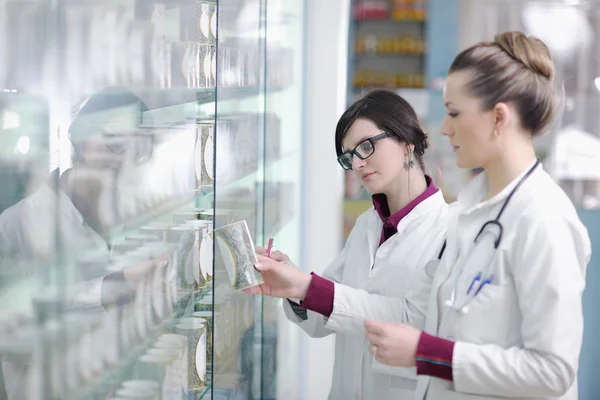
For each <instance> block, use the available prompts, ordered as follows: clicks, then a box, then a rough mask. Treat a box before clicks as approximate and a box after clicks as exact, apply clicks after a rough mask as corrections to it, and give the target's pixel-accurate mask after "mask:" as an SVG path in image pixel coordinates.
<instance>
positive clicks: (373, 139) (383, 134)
mask: <svg viewBox="0 0 600 400" xmlns="http://www.w3.org/2000/svg"><path fill="white" fill-rule="evenodd" d="M388 137H390V135H389V133H387V132H381V133H380V134H379V135H375V136H373V137H370V138H366V139H365V140H361V141H360V143H358V144H357V145H356V146H354V148H353V149H352V150H350V151H345V152H343V153H342V154H340V155H339V156H338V158H337V162H338V163H339V164H340V165H341V167H342V168H343V169H344V170H346V171H350V170H351V169H352V165H350V168H346V167H344V164H342V162H341V161H340V160H341V158H342V157H344V156H345V155H346V154H350V155H351V156H352V159H354V156H355V155H356V156H357V157H358V158H360V159H361V160H366V159H367V158H369V157H371V156H372V155H373V154H375V142H377V141H379V140H381V139H385V138H388ZM365 142H370V143H371V146H372V147H373V152H372V153H371V154H369V155H368V156H366V157H364V158H363V157H362V156H361V155H360V154H358V152H357V151H356V149H357V148H358V146H360V145H362V144H363V143H365Z"/></svg>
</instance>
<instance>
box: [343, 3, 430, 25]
mask: <svg viewBox="0 0 600 400" xmlns="http://www.w3.org/2000/svg"><path fill="white" fill-rule="evenodd" d="M425 3H426V2H425V0H391V2H390V1H389V0H357V1H355V3H354V18H355V19H357V20H378V19H388V18H392V19H395V20H398V21H424V20H425V19H426V18H427V9H426V6H425Z"/></svg>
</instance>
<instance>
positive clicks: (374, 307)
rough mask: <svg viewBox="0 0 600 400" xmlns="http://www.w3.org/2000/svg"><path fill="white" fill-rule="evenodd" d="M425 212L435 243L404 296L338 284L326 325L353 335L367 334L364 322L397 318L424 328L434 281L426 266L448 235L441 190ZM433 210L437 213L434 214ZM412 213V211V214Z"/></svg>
mask: <svg viewBox="0 0 600 400" xmlns="http://www.w3.org/2000/svg"><path fill="white" fill-rule="evenodd" d="M434 196H435V197H433V196H432V197H431V198H429V199H428V200H427V201H431V203H430V204H428V205H427V207H428V208H427V209H426V210H425V211H424V212H425V213H427V214H428V218H429V217H431V219H429V220H428V222H427V224H428V225H429V226H430V228H431V229H430V230H429V231H428V232H427V237H423V240H427V241H428V242H429V243H430V244H431V246H430V248H429V249H430V250H431V256H430V258H429V259H428V260H427V261H426V262H424V264H423V265H420V266H417V269H416V271H415V272H414V273H413V274H412V275H411V276H410V285H408V290H407V292H406V294H405V295H404V296H403V297H402V298H392V297H388V296H382V295H378V294H373V293H369V292H367V291H365V290H362V289H356V288H352V287H349V286H346V285H341V284H338V283H336V284H335V299H334V307H333V312H332V314H331V316H330V317H329V319H328V320H327V323H326V325H325V326H326V328H329V329H332V330H335V331H336V332H342V333H347V334H353V335H364V334H365V329H364V321H365V319H371V320H374V321H393V322H399V323H404V324H408V325H412V326H415V327H417V328H419V329H422V328H423V326H424V325H425V317H426V313H427V309H428V305H429V294H430V292H431V285H432V281H433V273H431V271H429V273H431V276H430V275H429V274H428V271H427V269H426V266H427V265H428V264H429V262H432V261H435V259H436V257H437V255H438V253H439V250H440V249H441V247H442V243H443V241H444V238H445V235H446V227H447V223H448V217H449V215H450V212H449V210H450V208H449V206H448V205H447V204H446V202H445V201H444V199H443V196H442V193H441V192H438V193H436V194H435V195H434ZM430 213H433V214H430ZM409 215H410V214H409Z"/></svg>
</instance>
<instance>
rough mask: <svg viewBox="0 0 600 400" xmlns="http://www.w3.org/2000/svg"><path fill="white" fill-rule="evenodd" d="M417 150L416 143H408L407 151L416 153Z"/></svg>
mask: <svg viewBox="0 0 600 400" xmlns="http://www.w3.org/2000/svg"><path fill="white" fill-rule="evenodd" d="M414 151H415V145H414V144H407V145H406V152H407V153H414Z"/></svg>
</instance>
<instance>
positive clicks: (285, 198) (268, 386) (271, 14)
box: [261, 0, 305, 399]
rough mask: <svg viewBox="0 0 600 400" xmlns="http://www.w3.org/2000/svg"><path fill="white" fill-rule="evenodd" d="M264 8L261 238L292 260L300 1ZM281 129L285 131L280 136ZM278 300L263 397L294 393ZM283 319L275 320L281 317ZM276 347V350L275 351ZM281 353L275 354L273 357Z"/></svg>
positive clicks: (266, 340) (287, 331) (293, 344)
mask: <svg viewBox="0 0 600 400" xmlns="http://www.w3.org/2000/svg"><path fill="white" fill-rule="evenodd" d="M268 4H269V7H268V10H267V14H268V15H267V91H268V93H267V97H266V103H265V104H266V116H267V120H266V125H265V128H266V129H265V142H264V146H265V173H264V179H265V183H264V202H265V208H264V209H265V214H264V238H265V242H266V241H267V240H268V239H269V238H273V239H274V241H273V250H274V251H275V250H278V251H281V252H283V253H284V254H286V255H287V256H288V257H289V258H290V259H291V260H292V261H293V262H298V260H299V258H300V242H299V240H298V238H299V237H300V235H301V229H302V225H301V223H302V221H301V219H300V212H301V210H300V207H301V204H302V200H301V199H302V196H301V192H300V184H299V183H300V182H301V180H302V175H303V174H302V170H303V168H302V152H303V143H302V137H303V135H302V133H303V130H304V126H303V123H304V103H303V99H304V80H303V77H304V71H303V68H304V61H303V60H304V57H303V54H304V47H303V45H304V7H305V2H304V1H272V0H269V2H268ZM284 132H285V134H283V133H284ZM281 310H282V308H281V300H279V299H274V298H271V297H265V298H264V317H263V318H264V320H263V358H262V363H263V366H262V377H263V379H262V397H261V398H263V399H275V398H278V399H289V398H294V397H296V396H297V395H298V393H299V390H298V389H297V388H296V385H297V382H298V377H299V376H301V370H300V360H301V359H302V357H301V354H300V348H301V347H300V342H299V338H298V335H300V334H303V332H302V333H301V332H300V331H299V330H298V329H292V327H291V326H290V324H289V323H288V321H287V319H286V318H285V316H283V315H282V314H283V313H282V311H281ZM280 318H281V320H282V321H285V322H283V323H281V324H278V321H279V319H280ZM278 349H279V350H278ZM278 351H279V357H277V355H278Z"/></svg>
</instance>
